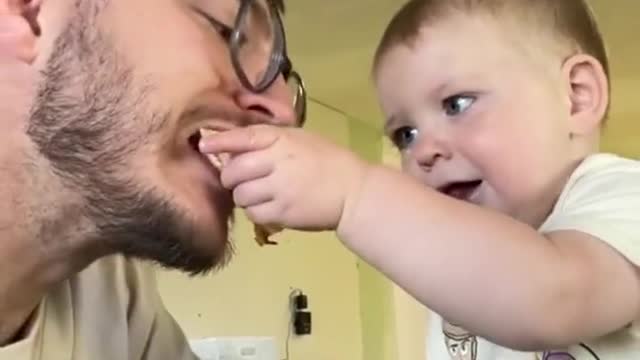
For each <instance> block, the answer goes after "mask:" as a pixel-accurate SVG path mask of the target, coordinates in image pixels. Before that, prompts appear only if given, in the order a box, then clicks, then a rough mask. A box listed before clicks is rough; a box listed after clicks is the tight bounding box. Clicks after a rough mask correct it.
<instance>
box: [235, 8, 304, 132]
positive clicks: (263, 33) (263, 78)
mask: <svg viewBox="0 0 640 360" xmlns="http://www.w3.org/2000/svg"><path fill="white" fill-rule="evenodd" d="M251 27H254V28H251ZM256 28H257V29H256ZM258 30H260V31H258ZM230 31H231V32H230V34H229V48H230V52H231V63H232V64H233V68H234V70H235V72H236V75H237V76H238V79H239V80H240V82H241V83H242V85H243V86H244V87H245V88H246V89H248V90H250V91H252V92H254V93H261V92H264V91H266V90H267V89H268V88H269V87H270V86H271V85H273V82H274V81H276V79H277V78H278V77H279V76H281V75H282V76H283V77H284V79H285V81H286V82H287V84H288V85H289V87H290V89H291V90H292V94H293V108H294V110H295V114H296V117H297V120H298V125H299V126H302V125H304V123H305V121H306V115H307V114H306V113H307V91H306V88H305V85H304V81H303V80H302V77H301V76H300V74H299V73H297V72H296V71H295V70H294V69H293V66H292V64H291V60H290V59H289V57H288V55H287V44H286V37H285V31H284V26H283V24H282V19H281V18H280V13H279V10H278V9H277V8H276V6H275V5H274V4H273V2H272V1H271V0H266V1H264V2H263V1H256V0H240V7H239V9H238V13H237V15H236V19H235V24H234V26H233V29H231V30H230Z"/></svg>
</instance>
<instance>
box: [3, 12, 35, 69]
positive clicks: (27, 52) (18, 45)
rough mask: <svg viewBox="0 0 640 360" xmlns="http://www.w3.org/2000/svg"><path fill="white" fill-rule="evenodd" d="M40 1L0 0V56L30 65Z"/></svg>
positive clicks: (32, 56) (33, 56)
mask: <svg viewBox="0 0 640 360" xmlns="http://www.w3.org/2000/svg"><path fill="white" fill-rule="evenodd" d="M41 2H42V0H0V56H2V57H10V58H15V59H18V60H20V61H24V62H26V63H32V62H33V61H34V60H35V58H36V56H37V53H36V39H37V37H38V36H39V35H40V25H39V24H38V13H39V12H40V5H41Z"/></svg>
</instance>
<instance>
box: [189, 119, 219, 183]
mask: <svg viewBox="0 0 640 360" xmlns="http://www.w3.org/2000/svg"><path fill="white" fill-rule="evenodd" d="M216 133H218V131H216V130H205V129H201V130H199V131H196V132H195V133H193V134H192V135H191V136H190V137H189V145H190V146H191V148H192V149H193V151H195V152H197V153H198V154H200V155H201V156H203V157H205V158H206V159H208V160H209V162H210V163H211V164H212V165H213V166H214V167H215V168H216V170H217V171H218V173H219V172H220V171H221V170H222V167H223V166H224V164H225V163H226V160H227V157H226V156H224V154H203V153H201V152H200V147H199V144H200V141H201V140H202V137H203V136H207V135H213V134H216Z"/></svg>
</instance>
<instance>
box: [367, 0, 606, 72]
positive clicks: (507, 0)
mask: <svg viewBox="0 0 640 360" xmlns="http://www.w3.org/2000/svg"><path fill="white" fill-rule="evenodd" d="M478 13H481V14H487V15H492V16H494V17H495V18H496V19H499V20H501V19H505V20H506V19H513V20H516V23H517V24H519V26H521V27H523V28H525V31H527V30H530V31H534V32H535V33H542V34H543V35H546V34H549V36H550V40H551V41H553V42H554V43H557V44H563V43H566V44H567V45H568V46H569V48H570V49H572V50H574V51H577V52H580V53H584V54H588V55H591V56H593V57H594V58H595V59H597V60H598V61H599V62H600V64H601V65H602V67H603V68H604V71H605V73H606V75H607V77H608V76H609V60H608V58H607V52H606V49H605V45H604V40H603V38H602V34H601V33H600V30H599V29H598V25H597V23H596V20H595V17H594V15H593V13H592V11H591V9H590V7H589V5H588V4H587V3H586V1H585V0H410V1H409V2H408V3H406V4H405V5H404V6H403V7H402V8H401V9H400V10H399V11H398V12H397V13H396V14H395V16H394V17H393V18H392V19H391V22H390V23H389V25H388V26H387V29H386V30H385V32H384V35H383V37H382V40H381V41H380V44H379V45H378V48H377V50H376V53H375V58H374V69H376V68H377V67H378V65H379V62H380V60H381V58H382V57H383V56H384V54H385V53H386V52H387V51H388V50H389V49H390V48H392V47H394V46H397V45H399V44H407V45H411V43H412V42H413V41H414V40H415V39H416V38H417V37H418V35H419V33H420V31H421V29H422V28H423V27H424V26H428V25H431V24H434V23H437V22H438V21H443V20H446V18H447V17H448V16H452V15H454V14H467V15H469V14H478ZM527 28H528V29H527ZM545 30H546V31H545ZM567 55H570V54H567Z"/></svg>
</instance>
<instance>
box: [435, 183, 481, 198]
mask: <svg viewBox="0 0 640 360" xmlns="http://www.w3.org/2000/svg"><path fill="white" fill-rule="evenodd" d="M482 182H483V181H482V180H469V181H456V182H451V183H448V184H445V185H443V186H441V187H439V188H438V191H440V192H441V193H443V194H445V195H447V196H451V197H453V198H456V199H458V200H463V201H470V200H471V199H472V197H473V196H474V195H475V194H476V192H477V191H478V188H479V187H480V185H482Z"/></svg>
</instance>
